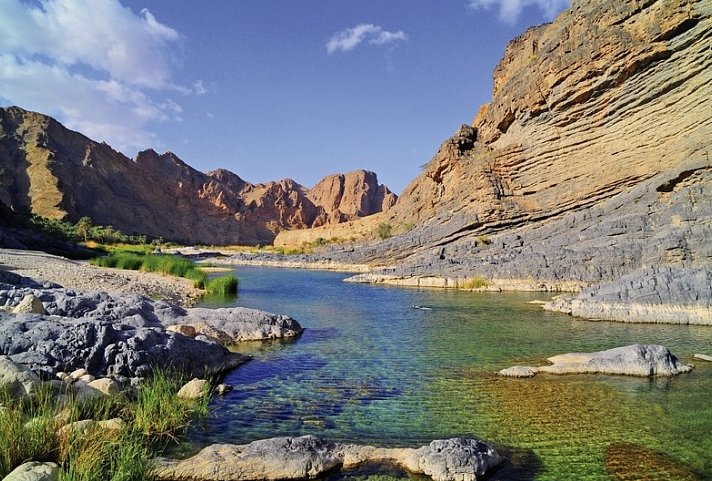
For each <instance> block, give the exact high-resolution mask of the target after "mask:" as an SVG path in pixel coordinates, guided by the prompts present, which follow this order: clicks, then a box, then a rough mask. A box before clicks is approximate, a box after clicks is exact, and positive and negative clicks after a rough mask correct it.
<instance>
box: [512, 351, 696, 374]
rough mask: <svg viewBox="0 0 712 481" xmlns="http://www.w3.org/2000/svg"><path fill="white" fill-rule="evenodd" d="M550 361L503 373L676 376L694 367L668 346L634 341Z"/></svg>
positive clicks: (565, 355) (553, 358) (557, 357)
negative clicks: (545, 363) (621, 345)
mask: <svg viewBox="0 0 712 481" xmlns="http://www.w3.org/2000/svg"><path fill="white" fill-rule="evenodd" d="M548 361H549V362H551V363H552V364H551V365H550V366H540V367H526V366H514V367H512V368H508V369H503V370H502V371H500V372H499V375H501V376H510V377H511V376H514V374H517V373H523V372H525V370H530V371H531V372H533V373H537V372H548V373H551V374H621V375H626V376H643V377H648V376H650V377H652V376H676V375H678V374H681V373H685V372H690V371H691V370H692V366H689V365H687V364H683V363H682V362H681V361H680V360H679V359H678V358H677V357H676V356H675V355H674V354H673V353H671V352H670V350H669V349H668V348H666V347H665V346H659V345H655V344H648V345H644V344H631V345H630V346H623V347H616V348H613V349H608V350H607V351H599V352H575V353H569V354H560V355H558V356H553V357H550V358H548ZM526 372H528V371H526ZM514 377H525V376H514ZM526 377H531V376H526Z"/></svg>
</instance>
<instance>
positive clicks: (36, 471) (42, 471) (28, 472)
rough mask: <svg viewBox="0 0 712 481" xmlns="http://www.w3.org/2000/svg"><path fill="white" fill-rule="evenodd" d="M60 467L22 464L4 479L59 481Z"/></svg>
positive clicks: (44, 464)
mask: <svg viewBox="0 0 712 481" xmlns="http://www.w3.org/2000/svg"><path fill="white" fill-rule="evenodd" d="M58 479H59V466H57V464H56V463H40V462H37V461H30V462H29V463H25V464H21V465H20V466H18V467H16V468H15V469H13V470H12V472H11V473H10V474H8V475H7V476H5V477H4V478H3V481H57V480H58Z"/></svg>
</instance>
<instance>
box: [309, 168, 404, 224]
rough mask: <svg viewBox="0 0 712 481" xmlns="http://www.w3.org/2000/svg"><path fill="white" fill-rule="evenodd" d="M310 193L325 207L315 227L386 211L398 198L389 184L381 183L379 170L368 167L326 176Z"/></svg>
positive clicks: (310, 197)
mask: <svg viewBox="0 0 712 481" xmlns="http://www.w3.org/2000/svg"><path fill="white" fill-rule="evenodd" d="M308 197H309V199H310V200H311V201H312V202H314V204H315V205H317V206H320V207H322V208H323V209H324V211H325V214H324V216H323V217H322V218H321V219H318V220H317V221H316V222H314V223H313V225H312V226H313V227H318V226H319V225H323V224H332V223H341V222H344V221H347V220H353V219H356V218H359V217H366V216H369V215H372V214H375V213H377V212H382V211H386V210H388V209H390V208H391V207H393V205H395V203H396V200H397V196H396V195H395V194H393V193H392V192H391V191H390V190H388V187H386V186H384V185H379V184H378V178H377V176H376V174H375V173H373V172H369V171H365V170H358V171H355V172H349V173H348V174H334V175H329V176H327V177H324V178H323V179H322V180H321V181H319V182H318V183H317V184H316V185H315V186H314V187H312V188H311V189H310V190H309V193H308Z"/></svg>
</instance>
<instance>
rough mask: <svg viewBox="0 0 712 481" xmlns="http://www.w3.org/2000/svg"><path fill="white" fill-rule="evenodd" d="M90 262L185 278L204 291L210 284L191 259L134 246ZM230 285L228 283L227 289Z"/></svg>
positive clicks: (103, 265)
mask: <svg viewBox="0 0 712 481" xmlns="http://www.w3.org/2000/svg"><path fill="white" fill-rule="evenodd" d="M144 252H145V251H144ZM89 262H90V263H91V264H93V265H95V266H100V267H113V268H117V269H129V270H134V271H135V270H141V271H144V272H158V273H160V274H165V275H168V276H176V277H183V278H185V279H189V280H191V281H193V286H194V287H197V288H198V289H204V288H205V286H206V284H207V283H208V275H207V274H206V273H205V272H203V271H201V270H200V269H199V268H198V267H197V266H196V265H195V263H194V262H193V261H191V260H190V259H185V258H183V257H178V256H174V255H166V254H145V253H143V252H142V251H141V250H140V249H134V248H133V246H129V247H128V248H123V249H115V250H113V252H112V253H111V254H110V255H108V256H104V257H97V258H95V259H92V260H91V261H89ZM222 282H226V281H222ZM230 284H231V283H228V286H227V287H229V286H230ZM234 288H235V290H234V291H232V293H234V292H237V279H235V283H234ZM228 293H230V292H228Z"/></svg>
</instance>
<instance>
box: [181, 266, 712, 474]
mask: <svg viewBox="0 0 712 481" xmlns="http://www.w3.org/2000/svg"><path fill="white" fill-rule="evenodd" d="M236 274H237V275H238V277H239V278H240V293H239V297H238V298H236V299H233V300H230V301H225V300H222V301H206V305H211V306H216V305H239V306H245V307H252V308H257V309H264V310H268V311H272V312H278V313H284V314H288V315H290V316H292V317H294V318H295V319H297V320H298V321H299V322H300V323H301V324H302V326H304V327H306V331H305V332H304V334H303V335H302V336H300V337H299V338H298V339H296V340H294V341H290V342H268V343H260V342H257V343H247V344H246V345H244V346H241V347H240V350H241V351H242V352H247V353H249V354H251V355H253V356H254V360H252V361H250V362H249V363H248V364H246V365H243V366H241V367H239V368H238V369H237V370H235V371H234V372H232V373H230V374H229V375H228V376H227V378H226V382H227V383H230V384H232V385H234V386H235V390H234V391H233V392H231V393H229V394H228V395H226V396H224V397H222V398H217V399H216V400H215V401H214V402H213V405H212V414H211V416H210V417H209V418H208V419H207V420H205V421H204V422H203V423H202V424H201V425H200V426H198V429H195V430H193V432H192V434H191V441H192V442H194V443H195V444H196V445H204V444H209V443H215V442H230V443H245V442H249V441H253V440H255V439H261V438H266V437H272V436H279V435H302V434H315V435H318V436H321V437H323V438H325V439H328V440H332V441H347V442H355V443H362V444H375V445H382V446H418V445H422V444H424V443H427V442H429V441H430V440H432V439H435V438H445V437H453V436H468V437H477V438H480V439H484V440H487V441H490V442H492V443H493V444H495V445H496V446H497V447H498V448H499V449H500V450H502V452H504V454H505V455H506V456H507V457H508V458H509V462H508V463H507V465H505V466H504V467H503V468H502V469H500V470H499V471H497V472H496V473H494V475H492V477H490V478H488V479H492V480H498V479H501V480H532V479H537V480H574V479H580V480H609V479H612V480H641V481H642V480H646V481H650V480H668V479H669V480H678V479H684V480H688V479H702V480H710V479H712V402H711V401H710V399H711V398H710V394H711V393H712V363H704V362H703V361H697V362H694V363H695V364H696V365H697V368H696V369H695V370H694V371H693V372H692V373H690V374H688V375H682V376H678V377H676V378H673V379H653V380H649V379H640V378H632V377H617V376H590V375H589V376H583V375H581V376H579V375H571V376H550V375H548V376H547V375H539V376H537V377H535V378H532V379H504V378H499V377H496V376H494V374H493V373H494V372H496V371H497V370H499V369H502V368H505V367H508V366H511V365H515V364H534V365H537V364H543V363H546V357H548V356H551V355H554V354H558V353H564V352H571V351H592V350H602V349H607V348H611V347H615V346H621V345H626V344H631V343H634V342H640V343H656V344H663V345H665V346H667V347H669V348H670V349H671V350H672V351H673V353H675V354H676V355H678V357H680V358H682V359H683V361H685V362H693V361H692V355H693V354H694V353H696V352H707V353H709V352H712V328H711V327H702V326H697V327H695V326H665V325H634V324H621V323H610V322H590V321H582V320H577V319H575V318H572V317H570V316H566V315H562V314H556V313H548V312H545V311H543V310H541V308H540V307H538V306H536V305H531V304H528V303H527V302H528V301H530V300H534V299H546V298H547V296H546V295H545V294H542V293H531V294H530V293H471V292H458V291H452V290H420V289H401V288H393V287H381V286H372V285H359V284H356V285H354V284H347V283H343V282H342V279H343V278H344V277H346V275H345V274H341V273H332V272H318V271H304V270H284V269H264V268H242V267H241V268H238V269H236ZM414 305H419V306H427V307H428V308H429V309H427V310H426V309H415V308H413V307H412V306H414ZM386 477H388V476H386Z"/></svg>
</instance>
